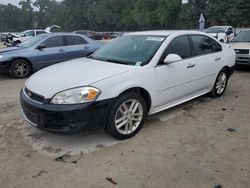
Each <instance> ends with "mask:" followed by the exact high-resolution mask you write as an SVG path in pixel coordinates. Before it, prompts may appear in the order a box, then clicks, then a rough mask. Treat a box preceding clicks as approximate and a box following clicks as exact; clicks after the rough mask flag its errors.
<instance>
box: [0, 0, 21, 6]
mask: <svg viewBox="0 0 250 188" xmlns="http://www.w3.org/2000/svg"><path fill="white" fill-rule="evenodd" d="M19 1H20V0H0V4H4V5H6V4H8V3H11V4H14V5H18V3H19Z"/></svg>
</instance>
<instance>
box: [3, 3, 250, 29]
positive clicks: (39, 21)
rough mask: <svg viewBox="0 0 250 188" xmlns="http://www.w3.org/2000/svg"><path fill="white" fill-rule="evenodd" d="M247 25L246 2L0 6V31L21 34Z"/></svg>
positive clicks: (249, 10) (249, 7) (248, 5)
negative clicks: (53, 27)
mask: <svg viewBox="0 0 250 188" xmlns="http://www.w3.org/2000/svg"><path fill="white" fill-rule="evenodd" d="M201 13H203V14H204V16H205V18H206V26H207V27H208V26H210V25H233V26H234V27H236V26H237V27H244V26H249V25H250V19H249V17H250V1H249V0H220V1H218V0H189V1H188V3H187V4H184V5H183V4H182V3H181V0H119V1H118V0H63V1H60V2H58V1H56V0H33V1H32V0H20V3H19V7H17V6H13V5H11V4H9V5H6V6H5V5H1V4H0V31H21V30H24V29H32V28H43V29H44V28H45V27H47V26H49V25H53V24H57V25H60V26H62V28H63V30H65V31H72V30H78V29H84V30H96V31H131V30H147V29H194V28H198V25H199V23H198V20H199V16H200V14H201Z"/></svg>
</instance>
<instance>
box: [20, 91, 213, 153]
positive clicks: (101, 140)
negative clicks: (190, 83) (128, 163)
mask: <svg viewBox="0 0 250 188" xmlns="http://www.w3.org/2000/svg"><path fill="white" fill-rule="evenodd" d="M210 100H212V98H210V97H207V96H202V97H199V98H197V99H195V100H192V101H189V102H187V103H184V104H181V105H178V106H176V107H173V108H171V109H168V110H164V111H162V112H159V113H157V114H154V115H151V116H148V117H147V119H146V121H145V126H144V128H145V129H147V127H148V126H153V125H154V124H155V122H156V121H160V122H165V121H168V120H170V119H173V118H176V117H178V116H180V115H182V114H184V113H185V112H188V111H190V110H192V109H193V108H195V107H197V106H198V104H200V103H204V102H209V101H210ZM21 130H22V131H21V132H22V133H23V136H24V138H25V140H26V141H27V142H28V143H29V144H30V145H32V147H33V148H34V149H35V150H36V151H39V152H40V153H43V154H44V155H46V156H49V157H57V156H60V155H63V154H65V153H70V154H71V155H78V154H79V153H83V154H87V153H91V152H95V151H98V150H100V149H102V148H107V147H110V146H113V145H115V144H117V143H120V142H121V141H118V140H116V139H114V138H113V137H111V136H109V135H108V134H107V133H105V132H104V131H102V132H98V133H94V134H89V135H80V134H74V135H62V134H55V133H50V132H46V131H41V130H39V129H37V128H34V127H32V126H30V125H28V124H27V123H25V124H24V126H23V128H22V129H21Z"/></svg>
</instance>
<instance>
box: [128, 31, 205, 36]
mask: <svg viewBox="0 0 250 188" xmlns="http://www.w3.org/2000/svg"><path fill="white" fill-rule="evenodd" d="M174 33H176V34H187V35H188V34H203V35H206V34H205V33H204V32H200V31H192V30H152V31H138V32H131V33H126V34H125V35H155V36H169V35H171V34H174Z"/></svg>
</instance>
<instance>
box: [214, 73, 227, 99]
mask: <svg viewBox="0 0 250 188" xmlns="http://www.w3.org/2000/svg"><path fill="white" fill-rule="evenodd" d="M228 78H229V74H228V71H227V70H226V69H225V68H224V69H222V70H221V71H220V73H219V74H218V76H217V78H216V81H215V84H214V87H213V90H212V91H211V95H212V96H213V97H220V96H222V95H223V94H224V92H225V91H226V88H227V82H228Z"/></svg>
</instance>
